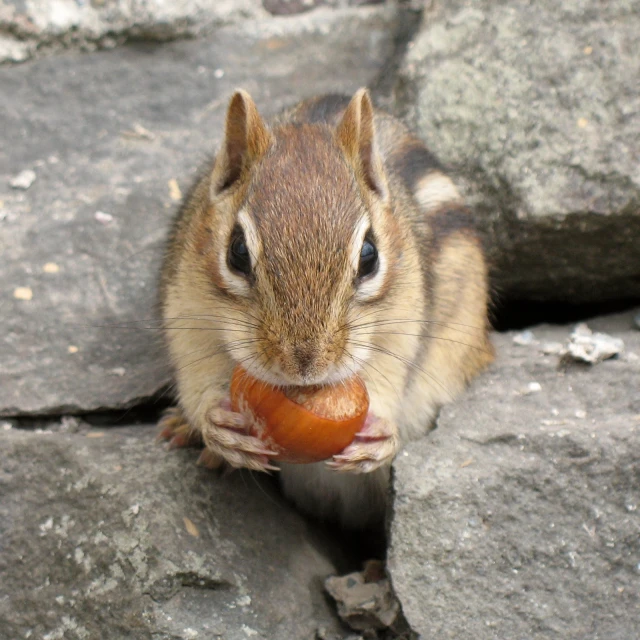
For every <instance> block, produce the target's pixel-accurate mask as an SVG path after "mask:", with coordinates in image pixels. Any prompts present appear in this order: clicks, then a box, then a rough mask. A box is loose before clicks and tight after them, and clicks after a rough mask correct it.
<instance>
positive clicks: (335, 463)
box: [326, 415, 399, 473]
mask: <svg viewBox="0 0 640 640" xmlns="http://www.w3.org/2000/svg"><path fill="white" fill-rule="evenodd" d="M398 445H399V439H398V429H397V427H396V426H395V424H393V423H392V422H389V421H388V420H383V419H381V418H376V417H375V416H371V415H370V416H368V417H367V421H366V422H365V425H364V427H363V428H362V430H361V431H359V432H358V433H357V434H356V437H355V438H354V441H353V442H352V443H351V444H350V445H349V446H348V447H346V448H345V449H344V450H343V451H342V452H341V453H339V454H337V455H335V456H333V458H331V460H329V461H328V462H327V463H326V464H327V466H328V467H330V468H331V469H334V470H336V471H344V472H350V473H371V472H372V471H375V470H376V469H378V468H380V467H382V466H384V465H386V464H390V463H391V461H392V460H393V458H394V457H395V455H396V453H397V452H398Z"/></svg>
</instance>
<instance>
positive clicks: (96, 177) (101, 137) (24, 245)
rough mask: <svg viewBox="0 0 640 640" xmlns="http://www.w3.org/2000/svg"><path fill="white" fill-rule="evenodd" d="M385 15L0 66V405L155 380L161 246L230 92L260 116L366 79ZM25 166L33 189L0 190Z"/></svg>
mask: <svg viewBox="0 0 640 640" xmlns="http://www.w3.org/2000/svg"><path fill="white" fill-rule="evenodd" d="M395 15H396V14H395V12H394V11H393V10H389V9H385V8H361V9H352V10H345V11H343V12H332V11H327V12H323V11H320V12H317V13H315V14H314V16H309V14H305V15H304V16H300V17H293V18H287V19H283V20H284V21H278V20H274V21H272V22H261V21H253V22H251V21H250V22H246V23H245V24H244V26H243V27H242V29H240V28H236V27H229V28H224V29H221V30H219V31H218V32H217V33H216V35H215V37H211V38H206V39H201V40H197V41H181V42H174V43H169V44H166V45H163V46H158V45H154V44H149V43H145V44H140V45H137V46H128V47H122V48H119V49H116V50H114V51H108V52H99V53H90V54H81V53H66V54H64V55H60V56H56V57H48V58H45V59H43V60H38V61H35V62H29V63H25V64H24V65H20V66H14V67H9V68H3V69H0V85H1V86H2V87H3V101H4V105H5V108H4V109H2V110H1V111H0V130H2V132H3V133H2V136H3V144H2V145H1V146H0V203H1V204H0V253H1V254H2V262H1V264H0V281H1V282H2V287H1V289H0V296H1V302H2V304H1V306H2V313H0V373H1V374H2V385H0V415H3V414H4V415H9V414H36V413H38V414H42V413H62V412H75V411H91V410H96V409H99V408H103V407H108V408H118V407H123V406H129V405H131V404H135V403H137V402H140V401H141V400H142V399H144V398H148V397H149V396H151V395H153V394H154V393H155V392H156V391H158V389H160V388H161V387H162V386H163V385H164V384H166V382H167V381H168V374H167V369H166V367H165V362H164V357H163V352H162V348H161V344H160V340H159V336H158V332H157V331H155V330H154V327H155V326H156V325H155V311H154V302H155V296H156V293H155V290H156V281H157V277H158V271H159V265H160V260H161V258H162V247H163V242H164V238H165V237H166V233H167V230H168V226H169V221H170V219H171V217H172V216H173V214H174V212H175V210H176V207H177V204H178V202H177V201H179V200H180V197H181V195H180V194H181V192H182V193H184V191H185V190H186V189H187V188H188V187H189V184H190V182H191V181H192V180H193V176H194V174H195V171H196V168H197V167H198V165H200V164H201V163H202V162H203V161H204V160H205V159H206V158H207V157H208V156H211V155H212V154H213V152H214V150H215V148H216V145H217V143H218V140H219V138H220V136H221V134H222V130H223V123H224V114H225V109H226V104H227V101H228V99H229V96H230V95H231V93H232V92H233V89H234V88H235V87H237V86H242V87H244V88H246V89H247V90H249V91H250V92H251V93H252V95H253V96H254V98H255V100H256V102H257V104H258V106H259V107H260V109H261V110H262V111H263V113H265V114H271V113H273V112H276V111H278V110H280V109H281V108H282V107H284V106H285V105H290V104H293V103H295V102H296V101H298V100H299V99H301V98H302V97H303V96H309V95H313V94H316V93H322V92H330V91H343V92H347V93H349V92H353V91H355V90H356V89H358V88H359V87H360V86H362V85H365V84H371V83H373V82H375V80H376V77H377V74H378V73H379V72H380V71H381V69H382V67H383V65H384V63H385V61H386V60H387V59H388V58H389V56H391V55H392V53H393V50H394V44H393V34H394V29H395V24H396V23H395ZM327 69H340V73H339V74H334V73H328V72H327ZM25 169H30V170H33V171H35V174H36V179H35V181H34V182H33V184H31V186H30V187H29V188H28V189H27V190H26V191H25V190H18V189H15V188H12V187H11V186H10V184H11V181H12V180H14V178H15V177H16V176H17V175H18V174H19V173H20V172H22V171H24V170H25Z"/></svg>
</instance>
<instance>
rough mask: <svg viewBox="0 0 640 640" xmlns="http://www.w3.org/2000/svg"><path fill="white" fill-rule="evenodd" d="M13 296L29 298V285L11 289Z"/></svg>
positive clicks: (30, 291) (30, 293) (20, 298)
mask: <svg viewBox="0 0 640 640" xmlns="http://www.w3.org/2000/svg"><path fill="white" fill-rule="evenodd" d="M13 297H14V298H16V299H17V300H31V298H33V291H32V290H31V288H30V287H16V288H15V289H14V290H13Z"/></svg>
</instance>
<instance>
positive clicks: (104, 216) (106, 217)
mask: <svg viewBox="0 0 640 640" xmlns="http://www.w3.org/2000/svg"><path fill="white" fill-rule="evenodd" d="M93 217H94V218H95V219H96V220H97V221H98V222H99V223H100V224H104V225H107V224H111V223H112V222H113V216H112V215H111V214H110V213H106V211H96V212H95V214H94V216H93Z"/></svg>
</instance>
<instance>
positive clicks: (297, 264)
mask: <svg viewBox="0 0 640 640" xmlns="http://www.w3.org/2000/svg"><path fill="white" fill-rule="evenodd" d="M210 198H211V207H210V211H211V214H210V215H211V216H212V217H215V225H213V224H211V226H210V232H211V231H212V230H213V229H215V231H213V235H214V237H213V238H212V239H211V240H210V241H209V242H208V243H207V247H208V248H207V250H206V251H205V253H206V254H207V259H206V260H205V263H206V268H207V270H208V273H209V274H210V277H211V280H212V281H213V283H214V286H215V288H216V290H217V291H218V292H219V294H220V298H221V299H224V308H225V313H226V316H227V317H230V318H233V319H234V320H235V322H230V323H229V331H228V335H225V340H226V342H227V345H228V350H229V353H230V354H231V355H232V357H233V358H234V359H235V360H237V361H239V362H241V363H242V364H243V366H244V367H245V368H247V369H248V370H249V371H250V372H251V373H252V374H253V375H255V376H256V377H258V378H262V379H264V380H267V381H269V382H271V383H274V384H304V385H307V384H322V383H328V382H336V381H339V380H341V379H343V378H346V377H348V376H350V375H351V374H352V373H353V372H354V371H356V370H358V369H359V368H360V366H361V364H362V362H363V361H364V360H366V359H367V357H368V354H369V350H370V349H369V347H370V342H371V341H370V339H369V338H370V335H371V332H367V331H366V329H365V330H362V328H360V329H359V330H357V327H356V325H358V326H360V327H361V326H362V325H366V323H367V319H368V318H369V315H368V314H374V313H375V309H376V306H377V305H380V304H381V303H382V302H383V301H384V299H385V296H386V295H387V292H388V291H389V289H390V287H391V285H392V283H393V278H394V273H395V272H396V271H397V269H398V268H399V264H398V263H399V261H400V258H401V248H400V246H399V242H398V237H399V234H398V233H397V232H395V233H394V231H396V230H394V229H393V226H394V225H395V224H396V223H395V222H394V217H393V216H392V215H391V212H390V197H389V188H388V184H387V178H386V176H385V173H384V169H383V165H382V161H381V159H380V157H379V155H378V152H377V150H376V139H375V128H374V113H373V108H372V104H371V99H370V97H369V94H368V92H367V91H366V90H364V89H361V90H360V91H358V92H357V93H356V94H355V96H354V97H353V99H352V100H351V101H350V103H349V104H348V106H347V107H346V110H344V113H343V114H342V116H341V117H339V118H338V119H337V121H336V124H327V123H311V124H309V123H306V124H305V123H291V122H289V123H286V122H284V123H283V124H280V125H274V126H273V127H272V128H269V127H268V126H267V125H266V124H265V122H264V121H263V120H262V118H261V116H260V115H259V113H258V111H257V109H256V106H255V104H254V102H253V101H252V99H251V97H250V96H249V95H248V94H247V93H246V92H244V91H237V92H236V93H235V94H234V96H233V97H232V99H231V102H230V105H229V109H228V113H227V120H226V128H225V137H224V141H223V144H222V148H221V150H220V152H219V154H218V156H217V158H216V161H215V165H214V169H213V173H212V178H211V186H210Z"/></svg>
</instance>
